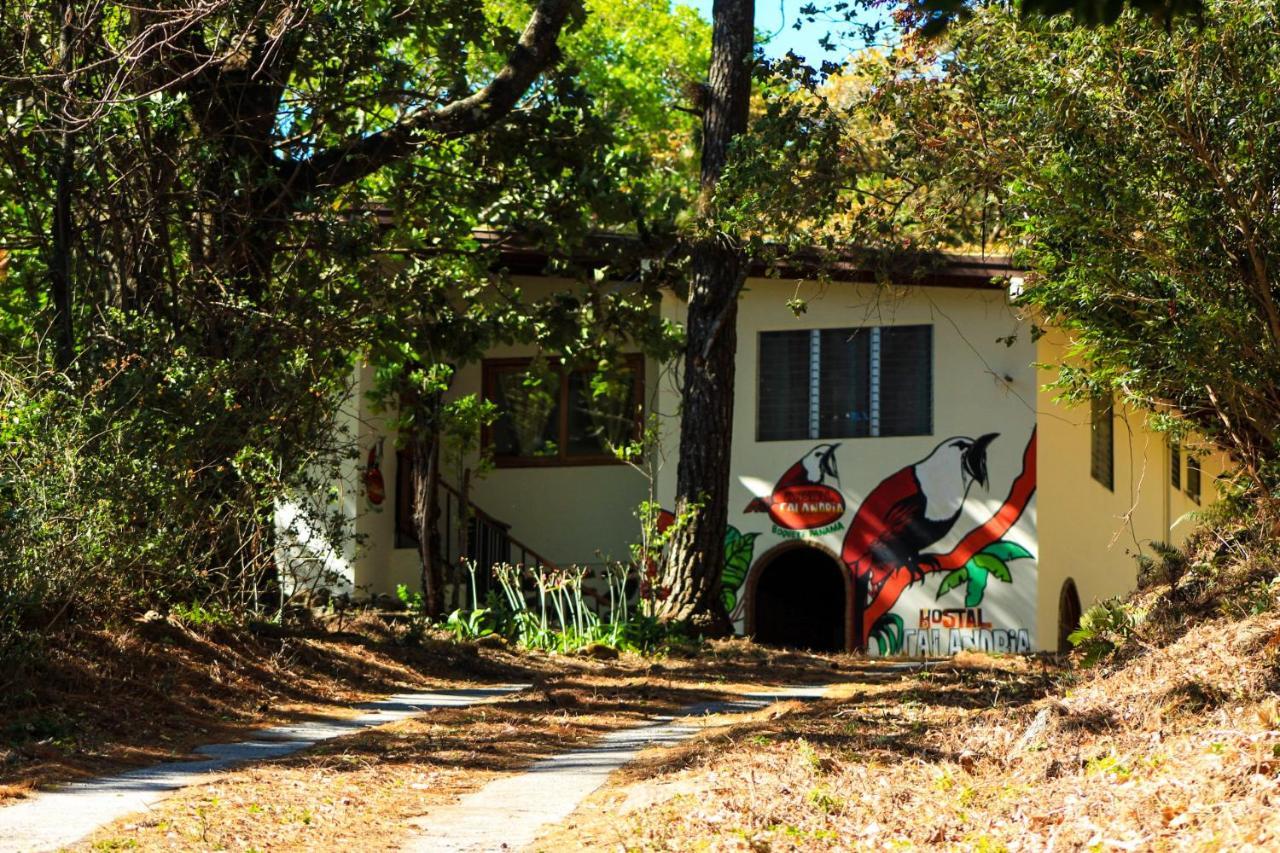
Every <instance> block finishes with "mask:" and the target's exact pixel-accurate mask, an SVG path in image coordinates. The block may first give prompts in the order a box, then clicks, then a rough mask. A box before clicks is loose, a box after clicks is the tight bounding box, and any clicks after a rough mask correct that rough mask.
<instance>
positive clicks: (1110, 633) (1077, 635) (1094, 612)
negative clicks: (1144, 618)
mask: <svg viewBox="0 0 1280 853" xmlns="http://www.w3.org/2000/svg"><path fill="white" fill-rule="evenodd" d="M1139 616H1140V614H1138V613H1137V612H1135V611H1134V610H1133V609H1132V607H1131V605H1129V604H1127V603H1125V602H1123V601H1121V600H1120V599H1118V598H1109V599H1107V600H1106V601H1103V602H1100V603H1098V604H1095V605H1094V606H1092V607H1090V608H1089V609H1088V610H1086V611H1085V612H1084V615H1082V616H1081V617H1080V627H1078V628H1076V630H1074V631H1072V632H1071V633H1070V634H1069V635H1068V636H1067V639H1068V640H1070V641H1071V645H1073V646H1075V647H1076V648H1077V649H1080V650H1081V651H1082V652H1083V653H1084V656H1083V658H1082V660H1081V663H1082V664H1083V665H1084V666H1086V667H1089V666H1093V665H1095V664H1097V663H1098V662H1099V661H1100V660H1102V659H1103V658H1105V657H1107V656H1109V655H1111V654H1112V653H1113V652H1115V651H1116V649H1118V648H1119V647H1120V646H1121V645H1122V644H1123V643H1124V642H1125V640H1127V639H1129V637H1130V636H1131V635H1132V634H1133V631H1134V628H1135V627H1136V626H1137V624H1138V621H1139Z"/></svg>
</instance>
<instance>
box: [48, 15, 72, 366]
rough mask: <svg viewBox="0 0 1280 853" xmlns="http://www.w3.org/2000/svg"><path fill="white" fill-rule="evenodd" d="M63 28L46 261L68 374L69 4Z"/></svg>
mask: <svg viewBox="0 0 1280 853" xmlns="http://www.w3.org/2000/svg"><path fill="white" fill-rule="evenodd" d="M60 9H61V14H62V26H61V28H60V30H59V31H58V53H59V62H60V65H61V71H62V74H63V75H64V76H65V82H64V84H63V87H64V90H65V92H66V94H67V100H66V102H65V103H64V104H63V105H62V110H63V115H62V116H61V117H60V119H61V121H62V125H63V126H62V132H61V135H60V139H59V149H60V150H59V154H58V170H57V177H56V186H55V188H54V200H53V241H52V257H51V258H50V261H49V290H50V296H51V299H50V301H51V302H52V303H53V313H54V335H55V339H56V340H57V347H56V349H55V352H56V354H57V361H56V364H57V367H58V369H59V370H67V369H68V368H70V367H71V362H72V360H73V359H74V358H75V327H74V325H73V321H72V317H71V230H72V222H71V193H72V183H73V182H74V181H75V157H74V153H73V148H72V138H71V135H72V131H71V128H70V126H69V124H70V121H71V118H70V115H69V114H68V113H69V111H70V110H71V86H72V83H71V72H72V65H73V63H72V51H73V49H74V48H73V45H72V42H73V38H74V33H73V32H72V21H73V8H72V6H71V4H70V3H63V4H61V7H60Z"/></svg>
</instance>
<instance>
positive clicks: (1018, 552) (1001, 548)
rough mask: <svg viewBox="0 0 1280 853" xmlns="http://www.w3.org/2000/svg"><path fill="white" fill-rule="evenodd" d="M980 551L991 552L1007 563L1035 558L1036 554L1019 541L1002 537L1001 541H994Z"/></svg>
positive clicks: (983, 552)
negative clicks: (1011, 540)
mask: <svg viewBox="0 0 1280 853" xmlns="http://www.w3.org/2000/svg"><path fill="white" fill-rule="evenodd" d="M979 553H982V554H990V555H991V556H993V557H995V558H996V559H997V560H1003V561H1004V562H1006V563H1007V562H1009V561H1010V560H1031V559H1035V555H1034V554H1032V553H1031V552H1030V551H1028V550H1027V549H1026V548H1023V547H1022V546H1021V545H1019V544H1018V543H1017V542H1010V541H1008V540H1007V539H1001V540H1000V541H999V542H992V543H991V544H990V545H988V546H987V547H985V548H983V549H982V551H980V552H979Z"/></svg>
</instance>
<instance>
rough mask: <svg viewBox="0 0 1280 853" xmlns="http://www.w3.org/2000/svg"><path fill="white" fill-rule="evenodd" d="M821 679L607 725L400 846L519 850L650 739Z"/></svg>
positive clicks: (802, 692) (422, 850)
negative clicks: (614, 727)
mask: <svg viewBox="0 0 1280 853" xmlns="http://www.w3.org/2000/svg"><path fill="white" fill-rule="evenodd" d="M825 691H826V688H825V687H791V688H783V689H779V690H774V691H761V692H758V693H748V694H744V695H743V696H742V698H741V699H739V700H737V701H733V702H705V703H701V704H698V705H691V706H689V707H687V708H685V709H684V710H683V711H681V713H680V714H678V715H677V716H674V717H657V718H655V719H654V721H653V722H651V723H647V724H645V725H642V726H635V727H633V728H629V729H623V730H621V731H616V732H611V733H609V734H607V735H605V736H604V737H602V738H601V739H600V740H599V741H597V742H596V744H595V745H593V746H589V747H586V748H585V749H579V750H574V751H573V752H566V753H562V754H560V755H554V756H552V757H550V758H546V759H543V760H542V761H539V762H537V763H535V764H534V765H533V766H531V767H530V768H529V769H528V770H526V771H525V772H523V773H517V774H515V775H512V776H504V777H502V778H500V779H496V780H494V781H493V782H490V783H489V784H488V785H486V786H484V787H483V788H481V789H480V790H479V791H476V792H475V793H474V794H470V795H468V796H466V797H463V798H462V799H461V800H459V801H458V802H457V803H455V804H453V805H450V806H446V807H444V808H442V809H439V810H437V811H433V812H431V813H430V814H429V815H427V817H426V820H427V821H429V822H430V826H429V828H428V829H427V830H426V831H425V832H423V833H422V834H420V835H418V836H416V837H414V838H412V839H410V841H409V842H408V843H407V844H406V845H405V846H404V848H403V849H404V850H405V851H408V853H454V851H468V853H472V852H473V851H489V850H502V851H514V850H521V849H523V848H525V847H528V846H529V845H531V844H532V843H533V842H534V840H535V839H536V838H537V837H538V835H539V834H540V833H541V832H542V830H543V829H544V828H546V827H549V826H551V825H554V824H556V823H559V822H560V821H562V820H564V819H565V818H567V817H568V816H569V815H570V814H571V813H572V812H573V810H574V809H576V808H577V807H578V804H579V803H581V802H582V801H583V800H584V799H586V798H587V796H588V795H590V794H591V792H592V791H594V790H596V789H597V788H599V787H600V786H601V785H603V784H604V783H605V780H606V779H607V778H608V777H609V774H610V773H612V772H613V771H614V770H617V769H618V768H619V767H622V766H623V765H624V764H627V763H628V762H630V761H631V760H632V759H634V758H635V757H636V755H638V754H639V753H640V752H641V751H642V750H645V749H648V748H649V747H653V746H670V745H673V744H676V743H679V742H680V741H682V740H685V739H687V738H689V737H692V736H693V735H694V734H695V733H696V732H697V731H698V730H699V728H700V727H699V725H698V720H699V718H701V717H703V716H704V715H706V714H732V713H743V712H747V711H757V710H759V709H761V708H764V707H766V706H768V705H770V704H772V703H774V702H780V701H784V700H787V699H816V698H818V697H820V696H822V694H823V693H824V692H825Z"/></svg>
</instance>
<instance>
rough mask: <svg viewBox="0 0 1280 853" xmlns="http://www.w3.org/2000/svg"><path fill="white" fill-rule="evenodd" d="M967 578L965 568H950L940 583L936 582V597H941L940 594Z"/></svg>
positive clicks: (944, 593) (945, 592) (967, 574)
mask: <svg viewBox="0 0 1280 853" xmlns="http://www.w3.org/2000/svg"><path fill="white" fill-rule="evenodd" d="M968 579H969V573H968V572H967V571H966V570H965V569H963V568H959V569H952V570H951V571H949V572H947V574H946V576H945V577H944V578H943V579H942V583H940V584H938V594H937V596H936V598H942V596H944V595H946V594H947V593H949V592H951V590H953V589H955V588H956V587H958V586H960V584H962V583H964V582H965V581H967V580H968Z"/></svg>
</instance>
